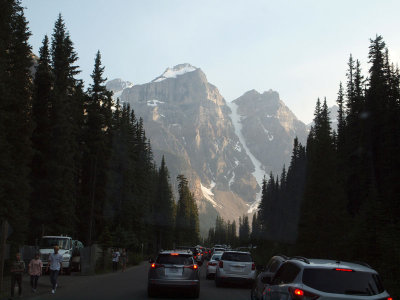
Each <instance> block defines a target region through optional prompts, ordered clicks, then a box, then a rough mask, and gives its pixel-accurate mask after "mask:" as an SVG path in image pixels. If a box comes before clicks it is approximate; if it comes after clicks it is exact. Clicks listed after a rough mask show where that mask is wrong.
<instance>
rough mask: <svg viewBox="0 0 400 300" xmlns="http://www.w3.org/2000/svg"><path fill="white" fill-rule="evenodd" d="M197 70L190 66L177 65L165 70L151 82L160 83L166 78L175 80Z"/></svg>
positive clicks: (186, 64)
mask: <svg viewBox="0 0 400 300" xmlns="http://www.w3.org/2000/svg"><path fill="white" fill-rule="evenodd" d="M197 69H198V68H196V67H194V66H192V65H191V64H188V63H185V64H179V65H176V66H175V67H173V68H167V69H166V70H165V71H164V73H163V74H162V75H161V76H158V77H157V78H156V79H154V80H153V81H152V82H160V81H163V80H165V79H167V78H176V77H177V76H180V75H183V74H186V73H189V72H193V71H196V70H197Z"/></svg>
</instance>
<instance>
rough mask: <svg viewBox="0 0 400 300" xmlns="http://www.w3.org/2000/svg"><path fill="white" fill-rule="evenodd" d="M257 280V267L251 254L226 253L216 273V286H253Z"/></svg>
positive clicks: (240, 252)
mask: <svg viewBox="0 0 400 300" xmlns="http://www.w3.org/2000/svg"><path fill="white" fill-rule="evenodd" d="M255 278H256V265H255V263H254V262H253V259H252V257H251V254H250V252H242V251H225V252H224V253H223V254H222V256H221V259H220V261H219V263H218V266H217V270H216V273H215V285H216V286H217V287H219V286H221V285H222V284H223V283H225V282H237V283H244V284H249V285H252V284H253V283H254V280H255Z"/></svg>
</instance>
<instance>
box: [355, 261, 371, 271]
mask: <svg viewBox="0 0 400 300" xmlns="http://www.w3.org/2000/svg"><path fill="white" fill-rule="evenodd" d="M353 263H355V264H359V265H362V266H364V267H367V268H370V269H372V267H371V266H370V265H369V264H367V263H366V262H363V261H357V260H356V261H353Z"/></svg>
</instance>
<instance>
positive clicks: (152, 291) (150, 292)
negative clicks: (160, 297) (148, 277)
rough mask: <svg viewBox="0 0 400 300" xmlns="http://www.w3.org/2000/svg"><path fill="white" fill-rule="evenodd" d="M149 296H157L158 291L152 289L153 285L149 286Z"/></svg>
mask: <svg viewBox="0 0 400 300" xmlns="http://www.w3.org/2000/svg"><path fill="white" fill-rule="evenodd" d="M147 296H148V297H149V298H154V297H155V296H157V293H156V291H155V290H154V289H152V288H151V287H149V286H148V287H147Z"/></svg>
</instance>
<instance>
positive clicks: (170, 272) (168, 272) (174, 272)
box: [165, 268, 182, 276]
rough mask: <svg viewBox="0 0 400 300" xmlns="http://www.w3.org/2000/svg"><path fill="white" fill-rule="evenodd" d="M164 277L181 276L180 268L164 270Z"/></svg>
mask: <svg viewBox="0 0 400 300" xmlns="http://www.w3.org/2000/svg"><path fill="white" fill-rule="evenodd" d="M165 275H167V276H168V275H172V276H173V275H182V268H166V269H165Z"/></svg>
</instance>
